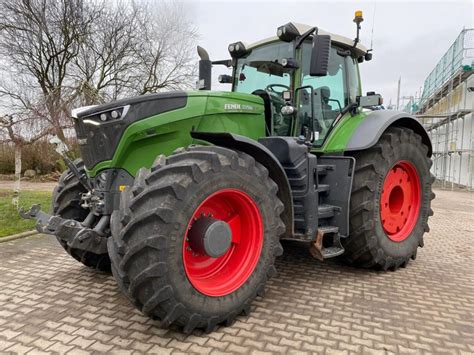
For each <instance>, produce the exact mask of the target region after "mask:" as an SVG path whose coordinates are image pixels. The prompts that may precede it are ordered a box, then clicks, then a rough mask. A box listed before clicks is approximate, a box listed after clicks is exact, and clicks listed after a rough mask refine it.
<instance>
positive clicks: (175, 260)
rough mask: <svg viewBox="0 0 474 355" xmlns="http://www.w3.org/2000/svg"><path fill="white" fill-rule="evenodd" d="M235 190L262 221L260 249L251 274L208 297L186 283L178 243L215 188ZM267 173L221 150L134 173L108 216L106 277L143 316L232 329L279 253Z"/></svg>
mask: <svg viewBox="0 0 474 355" xmlns="http://www.w3.org/2000/svg"><path fill="white" fill-rule="evenodd" d="M228 188H234V189H240V190H241V191H244V192H245V193H246V194H248V195H249V196H251V197H252V198H253V199H254V200H255V201H256V202H257V205H258V208H259V211H260V214H261V216H262V219H263V225H264V231H263V247H262V251H261V254H260V258H259V259H258V262H257V264H256V266H255V269H253V272H252V274H251V275H250V276H249V277H248V279H246V281H245V282H244V283H243V284H242V286H240V287H239V288H238V289H236V290H235V291H233V292H232V293H230V294H227V295H224V296H219V297H210V296H207V295H205V294H203V293H201V292H199V291H198V290H197V289H196V288H194V287H193V285H192V284H191V283H190V281H189V280H188V278H187V275H186V271H185V270H184V265H183V238H184V236H185V235H186V231H187V226H188V222H189V221H190V219H191V218H192V216H193V213H194V211H195V210H196V209H197V208H198V206H199V205H200V204H201V202H202V201H203V200H204V199H206V198H207V197H208V196H210V195H211V194H213V193H214V192H216V191H218V190H220V189H228ZM277 190H278V188H277V185H276V184H275V182H273V180H271V179H270V178H269V177H268V171H267V170H266V169H265V168H264V167H263V166H262V165H260V164H259V163H257V162H255V160H254V159H253V158H252V157H250V156H249V155H247V154H244V153H240V152H239V153H237V152H235V151H232V150H229V149H224V148H220V147H202V146H192V147H189V148H188V149H187V150H184V149H182V148H181V149H179V150H177V151H176V152H175V153H174V154H173V155H171V156H169V157H168V158H166V157H165V156H164V155H161V156H159V157H157V159H156V160H155V163H154V164H153V167H152V168H151V170H148V169H144V168H142V169H140V171H139V172H138V174H137V176H136V179H135V184H134V186H133V187H132V188H127V189H126V190H125V191H124V192H123V193H122V195H121V206H120V209H119V211H115V212H114V213H113V215H112V220H111V225H112V238H110V239H109V241H108V249H109V255H110V257H111V260H112V273H113V275H114V277H115V279H116V280H117V282H118V285H119V287H120V289H121V290H122V291H123V293H124V294H125V295H127V296H128V298H129V299H130V300H131V301H132V302H133V303H134V304H135V306H136V307H137V308H138V309H139V310H141V311H142V312H143V313H144V314H146V315H148V316H150V317H152V318H153V319H158V320H160V321H161V326H162V327H168V326H170V325H171V324H176V325H178V326H182V327H184V329H183V331H184V332H185V333H190V332H192V331H193V329H195V328H202V329H204V330H205V331H206V332H210V331H212V330H214V329H215V328H216V327H217V325H218V324H220V323H225V324H227V325H228V324H231V323H232V322H233V321H234V319H235V318H236V316H238V315H239V314H240V313H242V312H244V313H245V314H248V313H249V312H250V304H251V303H252V301H253V300H254V298H255V297H256V296H257V295H263V293H264V288H265V283H266V281H267V279H268V278H270V277H271V276H273V275H275V273H276V269H275V266H274V260H275V257H276V256H279V255H281V254H282V252H283V248H282V246H281V244H280V240H279V236H280V235H281V234H282V233H283V232H284V230H285V226H284V224H283V222H282V221H281V219H280V214H281V213H282V211H283V204H282V203H281V201H280V200H279V199H278V198H277V195H276V194H277Z"/></svg>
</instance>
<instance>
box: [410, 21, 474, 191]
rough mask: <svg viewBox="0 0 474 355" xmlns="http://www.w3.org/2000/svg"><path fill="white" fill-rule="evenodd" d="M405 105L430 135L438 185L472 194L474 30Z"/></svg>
mask: <svg viewBox="0 0 474 355" xmlns="http://www.w3.org/2000/svg"><path fill="white" fill-rule="evenodd" d="M409 105H410V108H413V107H416V109H417V111H416V116H417V117H419V118H420V119H421V121H422V123H423V125H424V126H425V128H426V130H427V132H428V134H429V135H430V138H431V142H432V145H433V166H432V169H431V171H432V173H433V174H434V175H435V176H436V179H437V181H438V183H439V184H440V185H441V186H442V187H444V188H449V187H450V188H451V189H453V188H454V187H460V188H465V189H468V190H470V191H473V182H474V181H473V180H474V29H468V30H463V31H462V32H461V33H460V34H459V36H458V37H457V39H456V40H455V41H454V43H453V45H452V46H451V47H450V48H449V50H448V51H447V52H446V54H445V55H444V56H443V57H442V58H441V60H440V61H439V62H438V64H437V65H436V67H435V68H434V69H433V70H432V72H431V73H430V74H429V75H428V77H427V78H426V80H425V86H424V88H423V94H422V95H421V98H420V99H419V101H417V102H414V101H411V102H410V103H409ZM407 106H408V105H407ZM407 108H408V107H406V109H407Z"/></svg>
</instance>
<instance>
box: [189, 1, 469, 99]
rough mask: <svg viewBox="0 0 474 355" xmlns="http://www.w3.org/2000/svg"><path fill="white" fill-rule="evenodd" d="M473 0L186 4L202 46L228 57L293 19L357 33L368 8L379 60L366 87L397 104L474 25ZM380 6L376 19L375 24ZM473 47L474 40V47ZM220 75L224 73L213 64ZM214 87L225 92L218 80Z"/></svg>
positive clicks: (366, 69)
mask: <svg viewBox="0 0 474 355" xmlns="http://www.w3.org/2000/svg"><path fill="white" fill-rule="evenodd" d="M473 4H474V1H438V2H433V1H423V2H421V1H420V2H414V1H409V2H408V1H406V2H405V1H396V2H395V1H391V2H389V1H381V0H378V1H376V2H375V1H339V2H338V1H331V2H322V1H315V0H312V1H292V0H287V1H243V0H240V1H204V0H202V1H201V0H197V1H196V0H195V1H187V2H186V5H187V6H188V8H189V11H190V14H191V16H192V17H193V18H194V21H195V24H196V26H197V29H198V32H199V33H200V35H201V38H200V40H199V44H200V45H201V46H203V47H204V48H206V49H207V50H208V52H209V54H210V56H211V59H212V60H217V59H226V58H228V57H229V55H228V52H227V45H228V44H229V43H231V42H235V41H239V40H241V41H244V42H247V43H251V42H255V41H257V40H259V39H262V38H266V37H271V36H274V35H275V34H276V29H277V27H278V26H280V25H283V24H285V23H287V22H289V21H294V22H299V23H304V24H308V25H314V26H318V27H320V28H322V29H325V30H326V31H329V32H333V33H338V34H341V35H343V36H346V37H350V38H353V37H354V36H355V24H354V23H353V22H352V19H353V17H354V11H355V10H362V11H363V12H364V22H363V23H362V32H361V38H362V43H363V44H365V45H366V46H367V47H369V46H370V40H371V31H372V24H374V35H373V47H374V52H373V53H374V58H373V60H372V61H370V62H364V63H363V64H362V65H361V74H362V85H363V86H362V89H363V92H366V91H377V92H380V93H381V94H382V95H383V96H384V98H385V103H386V104H388V103H389V101H390V99H392V102H393V103H395V101H396V97H397V81H398V78H399V77H401V78H402V95H406V96H408V95H415V94H416V92H417V91H419V88H420V86H422V85H423V82H424V80H425V78H426V76H427V75H428V74H429V73H430V71H431V70H432V69H433V68H434V66H435V65H436V63H437V62H438V60H439V59H440V58H441V56H442V55H443V54H444V52H446V50H447V49H448V48H449V46H450V45H451V44H452V43H453V42H454V40H455V39H456V37H457V36H458V34H459V33H460V31H461V30H462V29H463V28H473V27H474V5H473ZM374 8H375V21H373V15H374ZM473 45H474V44H473ZM214 68H215V70H214V73H215V74H216V75H217V73H218V72H219V73H220V72H225V71H223V69H220V68H216V67H214ZM214 89H220V88H218V87H217V86H216V85H215V86H214Z"/></svg>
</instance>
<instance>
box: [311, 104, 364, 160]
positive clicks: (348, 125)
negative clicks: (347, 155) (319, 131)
mask: <svg viewBox="0 0 474 355" xmlns="http://www.w3.org/2000/svg"><path fill="white" fill-rule="evenodd" d="M367 115H368V114H367V113H365V112H359V113H357V114H356V115H354V116H352V115H351V114H350V113H346V114H345V115H344V117H342V118H341V119H340V120H339V122H338V123H337V124H336V126H335V127H334V128H333V129H332V130H331V132H329V135H328V137H327V138H326V141H325V142H324V144H323V145H322V146H321V147H318V148H314V149H312V151H314V152H317V153H338V152H344V151H345V149H346V146H347V143H349V140H350V139H351V137H352V135H353V134H354V131H355V130H356V129H357V127H358V126H359V125H360V123H361V122H362V121H363V120H364V119H365V118H366V117H367Z"/></svg>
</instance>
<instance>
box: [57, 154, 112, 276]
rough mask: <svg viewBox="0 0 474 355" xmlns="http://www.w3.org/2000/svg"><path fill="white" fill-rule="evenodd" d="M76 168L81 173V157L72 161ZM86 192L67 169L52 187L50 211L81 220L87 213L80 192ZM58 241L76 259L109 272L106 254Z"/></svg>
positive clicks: (82, 164) (82, 166)
mask: <svg viewBox="0 0 474 355" xmlns="http://www.w3.org/2000/svg"><path fill="white" fill-rule="evenodd" d="M74 164H75V165H76V167H77V169H78V170H79V171H80V172H81V173H83V172H84V163H83V162H82V160H81V159H77V160H75V161H74ZM85 192H87V191H86V189H85V188H84V186H82V184H81V183H80V182H79V180H78V179H77V178H76V177H75V176H74V175H73V174H72V173H71V172H70V171H69V169H68V170H66V171H65V172H64V173H63V174H62V175H61V177H60V178H59V182H58V185H57V186H56V187H55V188H54V191H53V198H52V203H51V212H52V213H53V214H55V215H58V216H61V217H62V218H66V219H74V220H76V221H79V222H82V221H83V220H84V219H85V218H86V217H87V214H88V213H89V211H88V210H86V209H84V208H82V207H81V194H82V193H85ZM57 240H58V242H59V243H60V244H61V245H62V247H63V248H64V250H66V252H67V253H68V254H69V255H71V256H72V257H73V258H74V259H76V260H77V261H79V262H81V263H83V264H84V265H86V266H88V267H91V268H94V269H96V270H100V271H105V272H110V259H109V256H108V254H95V253H92V252H89V251H84V250H80V249H75V248H70V247H69V246H68V245H67V243H66V242H65V241H63V240H61V239H59V238H57Z"/></svg>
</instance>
